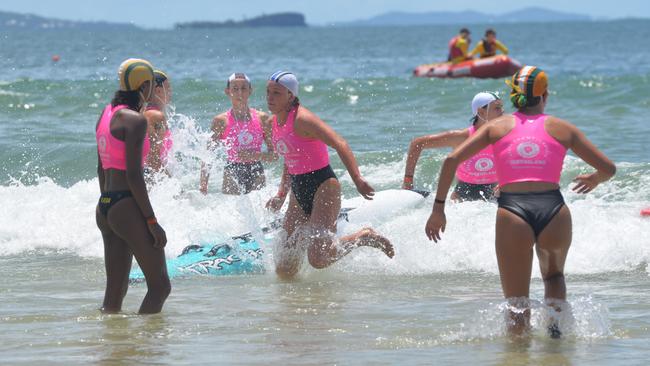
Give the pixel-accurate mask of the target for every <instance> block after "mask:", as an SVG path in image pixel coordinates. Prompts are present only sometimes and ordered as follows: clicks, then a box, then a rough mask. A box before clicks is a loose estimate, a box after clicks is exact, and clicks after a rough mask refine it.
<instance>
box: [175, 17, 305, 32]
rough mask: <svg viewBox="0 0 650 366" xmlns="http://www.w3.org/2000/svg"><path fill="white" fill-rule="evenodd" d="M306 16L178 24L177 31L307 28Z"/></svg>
mask: <svg viewBox="0 0 650 366" xmlns="http://www.w3.org/2000/svg"><path fill="white" fill-rule="evenodd" d="M306 26H307V23H306V22H305V16H304V15H302V14H300V13H277V14H269V15H261V16H258V17H255V18H251V19H245V20H242V21H234V20H227V21H225V22H210V21H200V22H187V23H176V25H175V26H174V28H176V29H195V28H200V29H205V28H257V27H306Z"/></svg>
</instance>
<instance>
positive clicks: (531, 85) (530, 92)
mask: <svg viewBox="0 0 650 366" xmlns="http://www.w3.org/2000/svg"><path fill="white" fill-rule="evenodd" d="M506 84H508V85H509V86H510V87H511V88H512V92H511V93H510V100H511V101H512V103H513V104H514V105H515V106H516V107H517V108H522V107H525V106H526V105H527V104H528V101H529V100H532V99H533V98H535V97H541V96H542V95H544V93H546V90H547V89H548V77H547V76H546V73H545V72H544V71H543V70H542V69H540V68H539V67H536V66H524V67H522V68H521V69H519V71H517V73H515V74H514V75H512V79H511V80H506Z"/></svg>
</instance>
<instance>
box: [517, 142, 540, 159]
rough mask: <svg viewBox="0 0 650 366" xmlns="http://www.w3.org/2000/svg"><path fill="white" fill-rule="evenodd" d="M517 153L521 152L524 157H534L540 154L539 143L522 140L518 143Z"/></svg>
mask: <svg viewBox="0 0 650 366" xmlns="http://www.w3.org/2000/svg"><path fill="white" fill-rule="evenodd" d="M517 153H519V155H520V156H521V157H522V158H526V159H529V158H532V157H533V156H536V155H537V154H539V145H537V144H536V143H534V142H522V143H521V144H519V145H517Z"/></svg>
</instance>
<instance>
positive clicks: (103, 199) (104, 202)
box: [97, 191, 133, 216]
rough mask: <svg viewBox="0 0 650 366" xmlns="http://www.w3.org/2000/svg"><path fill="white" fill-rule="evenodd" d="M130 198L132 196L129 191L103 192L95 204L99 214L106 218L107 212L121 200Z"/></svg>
mask: <svg viewBox="0 0 650 366" xmlns="http://www.w3.org/2000/svg"><path fill="white" fill-rule="evenodd" d="M132 196H133V194H132V193H131V191H115V192H104V193H102V195H101V196H100V197H99V203H98V204H97V206H98V207H99V212H100V213H101V214H102V215H104V216H106V215H108V210H110V209H111V207H113V205H114V204H116V203H118V202H119V201H121V200H122V199H123V198H127V197H132Z"/></svg>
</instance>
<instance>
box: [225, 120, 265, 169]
mask: <svg viewBox="0 0 650 366" xmlns="http://www.w3.org/2000/svg"><path fill="white" fill-rule="evenodd" d="M250 114H251V120H250V121H237V120H235V117H234V115H233V113H232V109H231V110H229V111H228V113H227V115H228V122H227V123H226V129H225V131H223V134H222V135H221V139H222V140H224V141H225V143H226V148H227V150H228V161H231V162H233V163H242V162H244V161H242V160H241V159H239V157H238V152H239V151H242V150H253V151H256V152H261V151H262V143H263V142H264V130H263V129H262V123H261V122H260V117H259V116H258V115H257V111H256V110H255V109H253V108H251V109H250Z"/></svg>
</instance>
